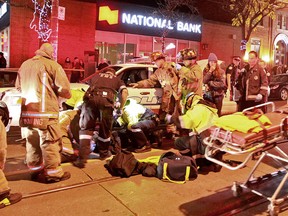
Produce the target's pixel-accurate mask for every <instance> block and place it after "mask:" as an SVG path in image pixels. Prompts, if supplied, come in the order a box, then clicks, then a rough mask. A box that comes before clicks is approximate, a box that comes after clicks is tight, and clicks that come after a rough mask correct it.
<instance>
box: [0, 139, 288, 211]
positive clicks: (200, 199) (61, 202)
mask: <svg viewBox="0 0 288 216" xmlns="http://www.w3.org/2000/svg"><path fill="white" fill-rule="evenodd" d="M171 147H172V146H171V145H170V144H164V145H163V148H165V150H163V149H161V150H160V149H153V150H152V151H151V152H146V153H141V154H135V157H136V158H137V159H143V158H146V157H149V156H155V155H161V154H162V153H163V152H165V151H168V150H169V149H171ZM171 150H173V149H171ZM24 155H25V147H24V146H23V144H9V145H8V159H7V163H6V169H5V173H6V175H7V178H8V180H9V185H10V187H11V189H12V192H21V193H22V194H23V196H24V199H23V200H22V201H21V202H19V203H17V204H15V205H13V206H10V207H6V208H4V209H1V210H0V212H1V213H0V214H1V216H6V215H7V216H8V215H9V216H10V215H21V216H26V215H27V216H28V215H29V216H34V215H35V216H36V215H37V216H38V215H39V214H40V215H41V216H46V215H56V216H57V215H61V216H66V215H67V216H68V215H101V216H102V215H109V216H110V215H111V216H112V215H113V216H114V215H117V216H126V215H173V216H174V215H175V216H178V215H179V216H180V215H195V216H201V215H207V216H208V215H211V216H212V215H213V216H214V215H222V214H224V213H227V212H229V210H230V211H231V210H232V209H235V208H240V207H242V206H244V205H247V204H249V203H251V202H254V201H257V200H258V201H259V202H262V201H261V199H260V197H259V196H256V195H255V194H252V193H250V192H249V193H247V192H244V193H243V194H242V195H241V196H240V197H237V198H235V197H233V194H232V191H231V186H232V183H233V181H238V182H242V181H244V180H245V179H246V177H247V175H248V172H249V171H250V169H249V167H251V166H252V164H253V162H249V163H248V164H247V167H245V168H243V169H240V170H237V171H230V170H227V169H225V168H222V170H221V172H219V173H213V172H210V173H209V174H207V175H202V174H199V176H198V178H197V179H196V180H194V181H189V182H187V183H185V184H183V185H180V184H174V183H168V182H164V181H161V180H159V179H157V178H154V177H153V178H148V177H143V176H142V175H136V176H132V177H130V178H118V177H112V176H111V175H110V174H109V173H108V172H107V171H106V169H105V168H104V164H105V161H100V160H89V162H88V164H87V166H86V168H84V169H78V168H76V167H74V166H73V165H72V164H70V163H65V164H63V169H64V170H65V171H69V172H71V179H69V180H67V181H63V182H59V183H54V184H41V183H37V182H33V181H31V180H30V175H29V173H28V169H27V168H26V166H25V165H24V163H23V161H24ZM260 170H261V171H260V172H258V174H261V175H263V174H266V173H267V172H272V171H274V169H272V167H271V166H268V165H266V164H262V165H261V169H260ZM83 183H84V184H85V185H82V186H81V184H83ZM61 188H62V189H63V190H61ZM49 190H50V191H49ZM264 201H265V200H264ZM267 205H268V202H266V203H264V204H262V205H259V206H257V207H254V208H250V209H247V210H246V211H244V212H242V213H240V214H238V215H267V214H266V212H265V211H266V210H267ZM224 215H227V214H224ZM280 215H288V212H287V211H286V212H283V213H281V214H280Z"/></svg>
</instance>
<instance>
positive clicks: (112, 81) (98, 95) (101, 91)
mask: <svg viewBox="0 0 288 216" xmlns="http://www.w3.org/2000/svg"><path fill="white" fill-rule="evenodd" d="M117 93H121V99H120V102H121V105H120V109H121V110H122V109H123V106H124V104H125V102H126V99H127V96H128V90H127V88H126V86H125V84H124V82H123V81H122V80H121V79H120V78H119V77H117V76H116V75H115V70H114V69H112V68H105V69H103V70H102V71H101V73H99V74H97V75H96V76H95V77H94V78H93V79H92V80H91V85H90V87H89V89H88V90H87V91H86V93H85V95H84V97H83V101H84V102H83V104H82V106H81V115H80V121H79V125H80V132H79V138H80V143H79V144H80V149H79V158H78V159H77V161H75V162H74V163H73V164H74V165H75V166H77V167H79V168H84V167H85V163H86V162H87V159H88V156H89V153H90V141H91V138H92V136H93V132H94V131H95V128H96V126H97V121H98V122H99V123H100V124H99V125H98V126H99V136H98V141H97V147H98V150H99V154H100V159H102V160H104V159H105V158H107V157H109V156H111V152H109V145H110V136H111V130H112V123H113V108H114V101H115V99H116V95H117Z"/></svg>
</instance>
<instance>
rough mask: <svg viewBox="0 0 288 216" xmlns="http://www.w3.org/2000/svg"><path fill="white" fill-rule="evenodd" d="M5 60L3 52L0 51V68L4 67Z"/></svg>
mask: <svg viewBox="0 0 288 216" xmlns="http://www.w3.org/2000/svg"><path fill="white" fill-rule="evenodd" d="M6 65H7V62H6V59H5V58H4V53H3V52H0V68H6Z"/></svg>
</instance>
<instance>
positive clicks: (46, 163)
mask: <svg viewBox="0 0 288 216" xmlns="http://www.w3.org/2000/svg"><path fill="white" fill-rule="evenodd" d="M53 51H54V50H53V47H52V45H51V44H50V43H44V44H42V45H41V47H40V49H38V50H37V51H36V52H35V54H36V55H35V56H34V57H33V58H31V59H28V60H27V61H25V62H24V63H23V64H22V65H21V67H20V69H19V71H18V77H17V80H16V87H17V88H18V89H19V90H21V97H22V105H21V116H20V122H19V123H20V126H21V127H25V129H26V130H25V133H26V134H25V135H24V136H25V138H26V150H27V155H26V161H27V166H28V167H29V169H30V171H31V172H32V180H35V181H39V182H43V183H53V182H58V181H63V180H66V179H69V178H70V173H69V172H64V171H63V169H62V167H61V157H60V153H59V152H60V150H61V134H60V129H59V122H58V116H59V104H58V98H59V97H62V98H70V97H71V92H70V84H69V81H68V79H67V76H66V74H65V72H64V70H63V68H62V67H61V65H60V64H58V63H57V62H56V61H55V60H54V59H53V56H52V55H53Z"/></svg>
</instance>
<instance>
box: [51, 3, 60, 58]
mask: <svg viewBox="0 0 288 216" xmlns="http://www.w3.org/2000/svg"><path fill="white" fill-rule="evenodd" d="M58 8H59V0H52V11H51V29H52V34H51V37H50V43H51V44H52V46H53V48H54V53H53V58H54V59H55V61H57V58H58V23H59V22H58Z"/></svg>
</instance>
